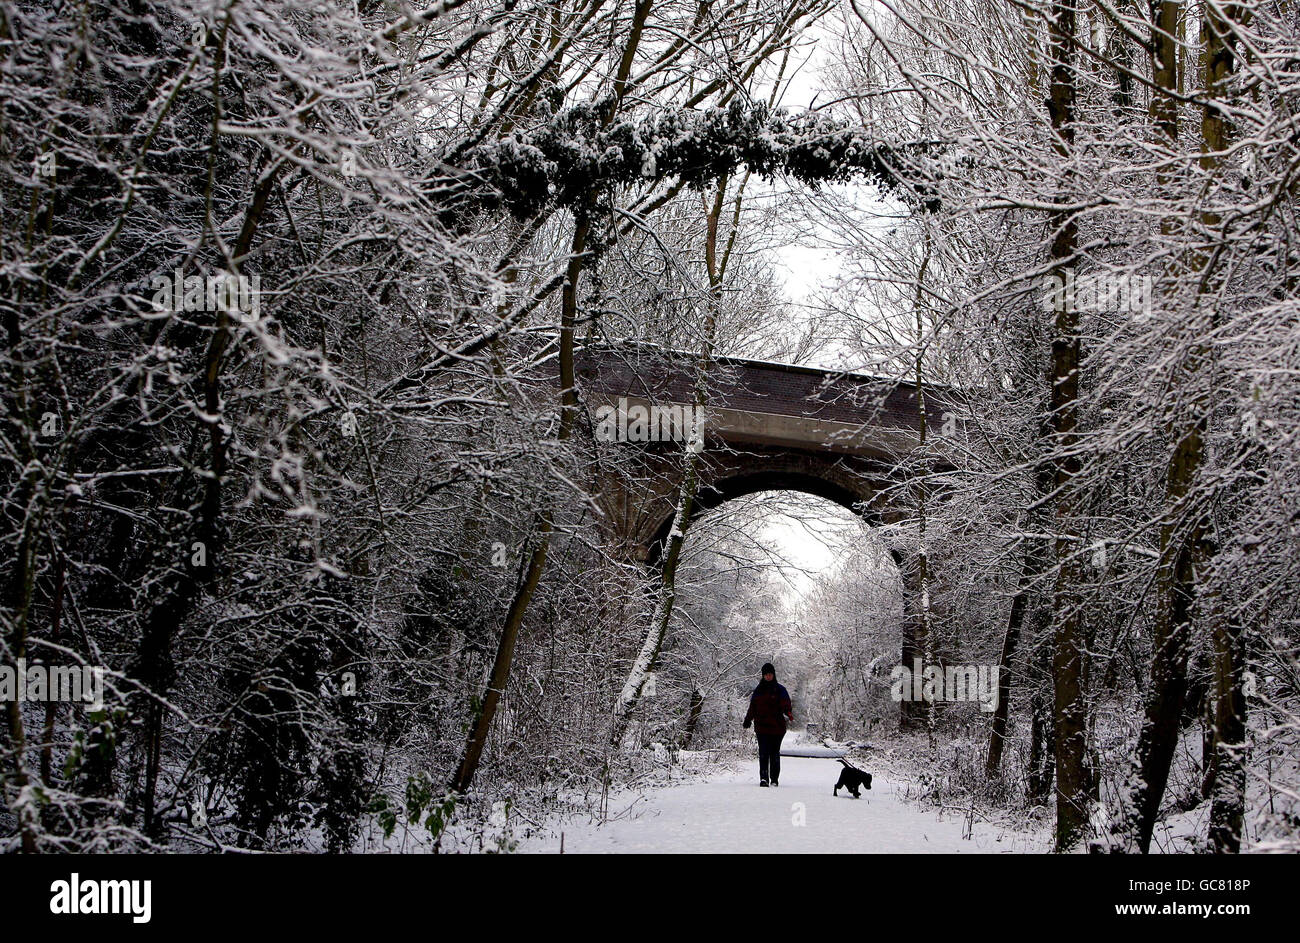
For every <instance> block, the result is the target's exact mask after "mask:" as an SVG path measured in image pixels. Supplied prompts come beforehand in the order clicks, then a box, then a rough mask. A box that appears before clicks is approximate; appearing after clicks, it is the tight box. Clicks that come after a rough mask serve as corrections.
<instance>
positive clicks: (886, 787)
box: [518, 757, 1043, 854]
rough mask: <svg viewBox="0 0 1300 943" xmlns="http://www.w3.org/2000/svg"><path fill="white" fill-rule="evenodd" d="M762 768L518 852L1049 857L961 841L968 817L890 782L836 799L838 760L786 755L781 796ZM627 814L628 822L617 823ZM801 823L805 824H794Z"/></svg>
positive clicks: (1013, 839) (640, 801) (1017, 847)
mask: <svg viewBox="0 0 1300 943" xmlns="http://www.w3.org/2000/svg"><path fill="white" fill-rule="evenodd" d="M867 768H870V767H869V766H868V767H867ZM757 769H758V764H757V760H755V761H754V762H752V763H749V764H747V765H746V766H744V767H743V768H742V769H741V770H739V771H737V770H720V771H719V773H718V774H717V775H716V776H712V777H709V778H708V779H706V780H704V781H697V782H689V783H684V784H682V785H680V786H668V787H665V788H661V789H653V790H650V791H648V792H645V793H643V794H641V795H640V796H639V797H638V796H635V795H627V796H625V797H623V798H621V799H620V800H618V801H611V802H610V817H611V821H609V822H607V823H606V824H604V825H596V824H589V823H588V822H586V821H585V820H580V821H569V822H566V823H564V824H562V825H561V824H555V825H554V826H553V827H552V829H551V834H549V835H545V836H535V837H533V838H531V839H527V840H525V841H524V842H522V843H521V844H520V846H519V848H518V851H520V852H533V853H548V852H549V853H554V852H557V851H559V850H560V833H561V832H563V834H564V851H565V852H566V853H604V852H622V853H628V852H632V853H638V852H640V853H646V852H668V853H680V852H715V853H741V852H793V853H806V852H828V853H851V854H863V853H880V852H912V853H949V854H951V853H962V854H979V853H1008V852H1032V851H1041V850H1043V847H1042V842H1041V840H1040V839H1036V837H1035V836H1033V835H1028V834H1024V833H1018V832H1012V831H1008V830H1006V829H1004V828H1000V827H997V826H993V825H989V824H985V823H981V822H978V821H977V822H976V823H975V826H974V829H973V834H972V835H971V837H969V838H963V837H962V836H963V833H964V832H965V831H966V828H965V825H964V821H963V816H961V815H959V814H957V813H951V814H946V815H941V814H940V813H938V812H936V811H932V810H930V809H926V808H922V807H918V806H917V805H915V804H911V803H907V802H904V801H903V800H902V799H901V798H899V796H898V795H896V791H897V790H898V789H899V788H901V786H900V784H899V783H898V782H897V781H896V780H893V779H891V778H890V777H889V775H888V774H883V773H881V774H876V775H875V779H874V782H873V784H872V789H871V791H870V792H866V791H864V792H863V793H862V798H861V799H856V800H855V799H853V798H852V797H846V794H845V792H844V790H842V789H841V790H840V795H839V797H838V798H836V797H835V796H832V795H831V787H832V786H834V785H835V780H836V777H837V776H838V775H839V769H840V767H839V764H838V763H836V762H835V761H834V760H830V759H807V758H800V757H782V759H781V785H780V787H779V788H777V789H770V788H769V789H763V788H760V787H759V786H758V783H757V780H758V774H757ZM872 772H873V773H875V771H874V770H872ZM629 806H631V811H630V812H628V813H627V815H625V816H623V817H620V818H617V819H614V817H615V816H616V815H618V814H619V813H621V812H623V811H624V810H625V809H627V808H628V807H629ZM801 812H802V815H801V814H800V813H801ZM801 819H802V821H803V823H804V824H797V823H799V822H800V820H801Z"/></svg>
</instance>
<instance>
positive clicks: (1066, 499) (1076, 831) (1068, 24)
mask: <svg viewBox="0 0 1300 943" xmlns="http://www.w3.org/2000/svg"><path fill="white" fill-rule="evenodd" d="M1075 30H1076V23H1075V8H1074V6H1073V5H1072V3H1071V2H1070V0H1055V2H1054V3H1053V5H1052V16H1051V21H1050V24H1049V35H1050V49H1051V52H1050V56H1051V63H1052V70H1051V92H1050V97H1049V98H1048V112H1049V114H1050V116H1051V122H1052V132H1053V137H1054V141H1053V147H1054V149H1055V150H1056V153H1057V155H1058V156H1059V157H1060V159H1061V162H1062V164H1063V165H1065V166H1066V168H1067V169H1066V173H1067V174H1068V173H1069V169H1068V165H1069V162H1070V161H1071V160H1072V159H1073V153H1072V152H1073V148H1074V134H1075V131H1074V106H1075V74H1074V57H1075V44H1076V36H1075ZM1068 188H1069V179H1068V177H1067V180H1066V181H1064V182H1063V187H1062V189H1063V190H1068ZM1060 198H1061V199H1062V200H1063V201H1064V200H1068V199H1069V196H1068V193H1065V192H1063V193H1062V194H1061V197H1060ZM1052 222H1053V225H1054V227H1055V236H1054V237H1053V239H1052V247H1051V257H1052V260H1053V262H1054V263H1055V269H1054V274H1056V275H1057V277H1059V278H1061V280H1062V282H1064V280H1065V279H1066V277H1068V276H1070V275H1072V273H1073V257H1074V253H1075V246H1076V243H1077V240H1078V228H1077V226H1076V224H1075V220H1074V215H1073V213H1071V212H1068V211H1060V212H1057V213H1054V214H1053V216H1052ZM1074 308H1075V306H1074V305H1073V304H1071V303H1070V302H1069V299H1068V297H1066V296H1063V297H1061V298H1058V299H1057V304H1056V309H1057V310H1056V325H1055V332H1054V333H1055V336H1054V337H1053V340H1052V356H1051V368H1050V369H1051V376H1050V380H1051V423H1050V425H1051V429H1052V446H1053V449H1054V452H1055V456H1054V459H1055V460H1054V463H1053V465H1054V470H1055V480H1054V485H1055V489H1056V533H1057V534H1058V537H1057V540H1056V560H1057V566H1058V571H1057V578H1056V586H1055V588H1054V590H1053V593H1052V616H1053V625H1054V626H1055V632H1054V647H1053V653H1052V677H1053V680H1054V682H1055V692H1054V693H1055V697H1054V705H1055V706H1054V718H1053V720H1054V723H1055V727H1056V784H1057V785H1056V849H1057V851H1069V850H1071V849H1072V848H1074V847H1075V846H1076V845H1078V843H1079V842H1080V840H1081V839H1082V838H1083V835H1084V829H1085V827H1086V825H1087V821H1088V816H1087V792H1088V782H1087V779H1088V777H1087V769H1086V767H1087V762H1086V753H1087V744H1086V737H1087V704H1086V701H1085V691H1084V685H1083V676H1084V670H1083V659H1084V657H1085V652H1084V650H1083V645H1082V637H1081V636H1082V625H1081V618H1080V611H1079V609H1080V600H1079V598H1078V591H1077V586H1078V584H1079V582H1080V574H1079V563H1078V560H1077V556H1078V555H1077V553H1076V551H1077V547H1076V546H1075V544H1074V542H1072V541H1071V540H1070V539H1069V535H1070V533H1071V531H1072V529H1073V528H1074V526H1075V524H1076V520H1075V518H1076V513H1077V509H1076V504H1077V498H1076V497H1075V496H1074V488H1075V484H1074V479H1075V478H1076V477H1077V476H1078V474H1079V472H1080V470H1081V467H1082V465H1081V460H1080V458H1079V455H1078V434H1077V431H1076V427H1077V422H1078V398H1079V369H1080V347H1079V343H1080V342H1079V315H1078V313H1077V312H1076V311H1075V310H1074Z"/></svg>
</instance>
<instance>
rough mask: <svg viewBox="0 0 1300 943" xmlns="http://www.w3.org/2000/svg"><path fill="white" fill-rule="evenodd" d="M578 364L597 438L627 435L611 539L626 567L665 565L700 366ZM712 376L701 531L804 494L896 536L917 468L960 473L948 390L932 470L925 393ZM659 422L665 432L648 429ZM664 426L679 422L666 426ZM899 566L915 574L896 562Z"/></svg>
mask: <svg viewBox="0 0 1300 943" xmlns="http://www.w3.org/2000/svg"><path fill="white" fill-rule="evenodd" d="M575 359H576V363H575V368H576V373H577V384H578V387H579V392H580V400H581V401H582V403H583V404H584V405H585V406H586V408H587V412H588V415H589V416H590V417H591V419H592V424H593V429H595V430H598V431H605V432H607V433H608V432H615V433H616V434H615V435H614V436H613V440H614V441H613V443H612V447H613V448H615V449H617V450H618V453H619V454H618V455H617V457H616V460H615V461H611V462H610V467H609V468H608V469H607V470H606V471H605V472H604V473H602V474H600V475H598V478H599V482H598V494H597V496H596V499H597V502H598V504H599V505H600V506H601V509H602V510H603V511H604V513H605V520H606V528H607V536H608V537H609V539H610V540H611V541H612V542H613V544H614V546H615V549H616V550H618V551H620V552H621V555H623V556H625V557H630V558H632V559H638V560H643V561H646V562H648V563H650V564H654V563H656V562H657V561H658V559H659V556H660V554H661V552H662V549H663V546H664V544H665V541H666V539H667V536H668V533H669V531H670V529H671V527H672V522H673V517H674V514H675V510H676V501H677V491H678V486H679V484H680V481H681V471H682V456H683V446H684V440H685V439H686V437H687V435H688V427H687V424H686V423H679V422H677V421H676V420H677V417H679V416H681V417H689V415H690V410H691V407H692V404H693V403H694V399H695V392H694V391H695V377H696V375H697V363H698V361H697V358H696V357H695V356H694V355H691V354H687V353H681V352H675V351H663V350H660V349H658V348H652V347H649V346H642V345H619V346H609V347H586V348H583V349H582V350H581V351H579V353H578V354H577V357H576V358H575ZM705 373H706V376H707V381H706V389H707V397H706V406H705V410H704V414H703V416H702V419H703V422H702V430H703V435H704V443H705V448H704V451H703V453H702V455H701V460H700V463H699V475H700V485H699V488H698V490H697V493H696V498H695V501H694V506H693V509H692V517H693V518H694V517H696V516H698V515H700V514H704V513H707V512H708V511H710V510H712V509H714V508H716V507H718V506H720V505H722V504H723V503H725V502H726V501H728V500H730V499H732V498H737V497H741V496H743V495H747V494H754V493H758V492H763V491H798V492H803V493H805V494H812V495H816V496H818V497H822V498H826V499H828V500H830V501H833V502H835V503H836V504H839V505H841V506H842V507H845V508H848V509H849V510H852V511H853V512H854V513H857V514H859V515H860V516H862V517H863V518H864V519H865V520H866V521H867V522H868V523H872V524H883V523H893V522H895V521H897V520H900V519H902V518H903V517H905V516H906V515H907V514H908V513H909V511H910V510H911V509H910V508H908V507H903V506H900V503H899V501H898V496H899V494H900V488H899V486H900V485H902V484H904V483H905V481H906V474H907V470H908V469H909V468H910V469H913V470H914V469H915V468H916V467H925V468H927V469H929V470H931V471H943V470H945V469H948V468H951V463H950V462H949V461H948V460H947V459H946V458H945V451H946V449H947V448H948V447H952V446H955V445H956V444H957V443H956V442H955V441H953V436H954V434H955V433H956V434H959V433H958V430H960V429H961V426H962V424H961V423H960V422H958V421H957V420H956V416H957V415H958V410H957V408H956V406H955V404H954V397H953V396H952V394H951V393H950V392H949V391H948V390H946V389H944V388H939V387H934V386H929V387H923V392H924V395H925V415H926V443H927V449H926V453H925V454H926V460H925V461H924V462H921V463H920V464H919V466H918V462H917V456H918V447H919V445H920V429H921V402H920V398H919V397H918V395H917V390H916V385H915V383H910V382H898V381H891V380H885V379H882V378H880V377H874V376H868V375H863V374H851V373H839V372H835V371H830V370H824V369H819V368H815V367H802V366H794V365H790V364H783V363H771V362H766V361H758V360H746V359H741V358H736V357H714V358H711V359H710V360H709V361H708V363H707V365H706V367H705ZM647 416H648V417H649V418H650V420H651V421H650V422H649V423H646V424H641V425H639V424H638V423H639V422H640V421H641V420H642V419H643V418H644V417H647ZM656 416H658V417H659V418H661V419H663V418H665V417H667V418H668V420H669V421H664V422H660V423H655V422H654V421H653V420H654V419H655V417H656ZM606 420H610V421H606ZM614 420H616V421H614ZM945 433H946V436H945ZM605 438H606V439H608V438H610V436H609V435H606V436H605ZM647 438H649V439H651V440H650V441H645V440H646V439H647ZM665 439H666V441H665ZM615 468H617V470H615ZM908 503H909V504H910V502H908ZM895 560H896V561H897V562H899V564H900V568H901V569H903V570H904V572H905V573H906V569H907V568H906V567H905V566H904V565H903V564H904V561H903V560H902V558H901V556H900V555H899V554H898V553H897V552H896V551H895Z"/></svg>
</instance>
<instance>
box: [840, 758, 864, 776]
mask: <svg viewBox="0 0 1300 943" xmlns="http://www.w3.org/2000/svg"><path fill="white" fill-rule="evenodd" d="M839 760H840V762H841V763H843V764H844V765H845V766H847V767H848V768H849V769H851V770H853V771H854V772H855V773H860V772H862V770H860V769H858V768H857V767H856V766H854V765H853V764H852V763H850V762H849V761H848V760H846V759H845V758H844V757H842V756H841V757H840V758H839Z"/></svg>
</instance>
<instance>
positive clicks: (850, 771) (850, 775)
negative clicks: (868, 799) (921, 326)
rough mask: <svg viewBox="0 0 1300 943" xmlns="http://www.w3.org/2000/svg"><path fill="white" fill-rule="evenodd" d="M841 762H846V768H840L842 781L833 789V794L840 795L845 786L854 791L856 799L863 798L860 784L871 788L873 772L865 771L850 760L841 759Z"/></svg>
mask: <svg viewBox="0 0 1300 943" xmlns="http://www.w3.org/2000/svg"><path fill="white" fill-rule="evenodd" d="M840 762H841V763H843V764H844V769H842V770H840V781H839V782H837V783H836V784H835V789H834V790H832V793H831V794H832V795H835V796H838V795H839V794H840V787H843V788H845V789H847V790H848V791H849V792H851V793H853V798H854V799H861V798H862V796H861V795H860V794H859V793H858V788H859V787H860V786H866V787H867V788H868V789H870V788H871V774H870V773H864V772H863V771H862V770H860V769H858V768H857V767H856V766H853V765H851V764H850V763H849V761H848V760H840Z"/></svg>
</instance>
